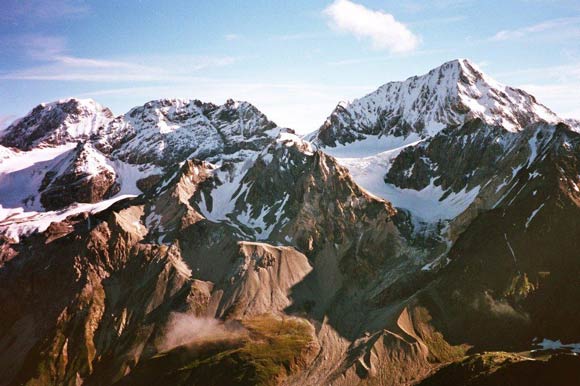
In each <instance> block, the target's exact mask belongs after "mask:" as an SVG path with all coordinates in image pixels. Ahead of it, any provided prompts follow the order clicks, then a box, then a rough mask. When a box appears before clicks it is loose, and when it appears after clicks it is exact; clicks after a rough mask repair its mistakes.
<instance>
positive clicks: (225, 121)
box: [95, 99, 277, 166]
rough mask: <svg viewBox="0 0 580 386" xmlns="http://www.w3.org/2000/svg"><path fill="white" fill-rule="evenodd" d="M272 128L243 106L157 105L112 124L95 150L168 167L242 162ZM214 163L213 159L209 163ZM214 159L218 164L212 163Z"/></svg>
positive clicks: (191, 102)
mask: <svg viewBox="0 0 580 386" xmlns="http://www.w3.org/2000/svg"><path fill="white" fill-rule="evenodd" d="M274 128H276V125H275V124H274V123H273V122H271V121H269V120H268V118H267V117H266V116H265V115H264V114H262V113H261V112H260V111H258V109H256V108H255V107H254V106H252V105H251V104H249V103H247V102H234V101H232V100H228V101H227V102H226V103H225V104H224V105H222V106H217V105H214V104H212V103H203V102H201V101H199V100H179V99H161V100H156V101H151V102H148V103H146V104H145V105H143V106H141V107H136V108H134V109H132V110H131V111H129V112H128V113H127V114H125V115H123V116H120V117H117V118H115V120H114V121H112V122H111V123H110V124H109V125H108V126H106V127H105V128H104V129H103V130H102V131H100V132H99V139H98V140H97V141H96V142H95V146H96V147H97V148H99V149H100V150H101V151H103V152H105V153H111V155H112V156H113V157H115V158H118V159H121V160H123V161H126V162H129V163H133V164H142V163H153V164H156V165H162V166H167V165H172V164H174V163H176V162H180V161H182V160H184V159H187V158H192V157H194V158H198V159H204V160H205V159H208V160H213V161H217V160H218V159H220V158H222V157H224V158H225V157H232V158H241V157H243V156H244V152H245V151H252V150H253V151H256V150H260V149H261V148H262V147H263V146H264V145H265V144H266V143H268V142H270V141H271V140H272V136H273V137H275V136H276V135H277V134H272V133H270V132H269V131H271V130H272V129H274ZM212 157H213V158H212ZM216 157H217V158H216Z"/></svg>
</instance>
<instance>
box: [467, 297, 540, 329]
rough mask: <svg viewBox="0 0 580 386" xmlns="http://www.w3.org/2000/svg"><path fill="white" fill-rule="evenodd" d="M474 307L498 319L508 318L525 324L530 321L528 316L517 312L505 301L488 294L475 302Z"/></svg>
mask: <svg viewBox="0 0 580 386" xmlns="http://www.w3.org/2000/svg"><path fill="white" fill-rule="evenodd" d="M473 307H474V308H476V309H478V310H479V311H483V312H486V311H487V312H489V313H491V314H492V315H494V316H496V317H508V318H512V319H519V320H521V321H524V322H528V321H529V319H530V317H529V315H528V314H526V313H524V312H519V311H517V310H516V309H514V308H513V307H512V306H511V305H510V304H509V303H508V302H507V301H505V300H495V299H494V298H493V297H492V296H491V295H490V294H489V293H487V292H485V293H484V294H483V295H482V296H480V297H478V298H477V299H476V300H475V301H474V302H473Z"/></svg>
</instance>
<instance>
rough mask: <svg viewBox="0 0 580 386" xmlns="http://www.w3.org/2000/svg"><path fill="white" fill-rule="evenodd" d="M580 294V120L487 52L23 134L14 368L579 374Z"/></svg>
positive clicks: (12, 297) (17, 175)
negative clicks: (314, 110)
mask: <svg viewBox="0 0 580 386" xmlns="http://www.w3.org/2000/svg"><path fill="white" fill-rule="evenodd" d="M297 113H299V112H297ZM579 304H580V123H579V122H576V121H572V120H564V119H561V118H559V117H558V116H557V115H556V114H555V113H554V112H552V111H551V110H550V109H549V108H547V107H545V106H543V105H542V104H540V103H539V102H538V101H537V100H536V98H535V97H534V96H532V95H530V94H528V93H526V92H525V91H522V90H520V89H517V88H512V87H509V86H505V85H502V84H499V83H498V82H496V81H494V80H493V79H492V78H490V77H489V76H487V75H485V74H483V73H482V72H481V71H480V70H479V69H478V68H477V67H476V66H475V65H474V64H473V63H471V62H469V61H468V60H464V59H462V60H454V61H451V62H447V63H444V64H443V65H441V66H440V67H438V68H435V69H433V70H431V71H430V72H429V73H427V74H425V75H422V76H414V77H412V78H409V79H407V80H405V81H402V82H390V83H387V84H385V85H383V86H381V87H379V88H378V89H377V90H376V91H375V92H373V93H371V94H369V95H366V96H364V97H362V98H360V99H356V100H354V101H352V102H340V103H339V104H338V105H337V106H336V108H335V110H334V111H332V112H331V113H330V115H329V117H328V118H327V120H326V121H325V122H323V123H322V125H321V126H320V128H319V129H318V130H316V131H314V132H313V133H311V134H308V135H306V136H304V137H301V136H299V135H297V134H296V133H295V132H294V131H293V130H291V129H288V128H283V127H279V126H277V125H276V123H274V122H272V121H270V120H269V119H268V118H267V117H266V115H264V114H263V113H262V112H260V111H259V110H258V109H257V108H256V107H254V106H253V105H252V104H250V103H248V102H236V101H232V100H228V101H227V102H226V103H225V104H224V105H221V106H219V105H215V104H212V103H206V102H201V101H199V100H177V99H163V100H154V101H151V102H148V103H146V104H145V105H143V106H139V107H135V108H133V109H132V110H130V111H129V112H127V113H126V114H124V115H120V116H114V114H113V113H112V112H111V110H109V109H108V108H106V107H103V106H101V105H99V104H98V103H96V102H94V101H92V100H80V99H74V98H72V99H66V100H60V101H57V102H53V103H47V104H40V105H38V106H36V107H35V108H34V109H33V110H32V111H31V112H30V113H29V114H28V115H26V116H25V117H23V118H20V119H18V120H17V121H15V122H14V123H12V125H10V126H9V127H8V128H6V129H5V130H4V131H2V132H1V133H0V310H1V312H0V385H158V384H159V385H160V384H163V385H220V386H221V385H333V386H347V385H414V384H417V385H508V384H509V385H512V384H514V385H515V384H526V385H547V384H557V385H577V384H578V380H579V379H580V358H578V356H577V353H580V307H579Z"/></svg>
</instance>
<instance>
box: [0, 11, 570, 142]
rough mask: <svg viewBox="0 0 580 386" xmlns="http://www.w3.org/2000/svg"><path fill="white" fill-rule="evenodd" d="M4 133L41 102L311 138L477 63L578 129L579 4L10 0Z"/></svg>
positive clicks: (4, 17) (2, 66)
mask: <svg viewBox="0 0 580 386" xmlns="http://www.w3.org/2000/svg"><path fill="white" fill-rule="evenodd" d="M1 6H2V11H0V126H4V125H6V124H7V123H8V122H10V121H11V120H12V119H14V118H16V117H18V116H21V115H23V114H25V113H26V112H28V111H29V110H30V109H31V108H32V107H34V106H35V105H36V104H38V103H40V102H47V101H52V100H56V99H61V98H65V97H70V96H76V97H82V98H93V99H95V100H96V101H98V102H100V103H101V104H103V105H105V106H108V107H110V108H111V109H112V110H113V112H114V113H116V114H121V113H124V112H126V111H127V110H128V109H129V108H131V107H133V106H136V105H141V104H143V103H145V102H146V101H148V100H151V99H158V98H165V97H178V98H195V99H201V100H203V101H212V102H215V103H219V104H221V103H223V102H225V100H226V99H227V98H230V97H231V98H233V99H238V100H248V101H250V102H252V103H253V104H255V105H256V106H257V107H258V108H259V109H260V110H262V111H263V112H264V113H265V114H267V115H268V116H269V118H271V119H273V120H274V121H276V122H277V123H278V124H279V125H283V126H288V127H292V128H295V129H296V130H298V131H299V132H303V133H304V132H309V131H312V130H314V129H316V128H318V126H320V124H322V122H323V121H324V119H325V118H326V116H327V115H328V114H329V113H330V112H331V111H332V109H333V108H334V106H335V105H336V103H337V102H338V101H339V100H349V99H353V98H356V97H360V96H363V95H364V94H366V93H368V92H370V91H373V90H374V89H376V88H377V87H378V86H380V85H381V84H383V83H386V82H388V81H391V80H402V79H405V78H407V77H409V76H412V75H416V74H423V73H425V72H427V71H428V70H429V69H431V68H433V67H436V66H438V65H440V64H441V63H443V62H445V61H447V60H451V59H455V58H460V57H461V58H469V59H471V60H472V61H474V62H475V63H476V64H478V65H479V66H480V68H481V69H482V70H483V71H485V72H486V73H488V74H489V75H490V76H492V77H494V78H495V79H496V80H498V81H500V82H502V83H506V84H509V85H513V86H518V87H522V88H524V89H526V90H527V91H529V92H531V93H532V94H534V95H536V96H537V97H538V99H539V101H540V102H542V103H544V104H546V105H547V106H548V107H550V108H552V109H553V110H555V111H556V112H557V113H559V114H560V115H562V116H564V117H578V118H580V2H579V1H577V0H512V1H508V0H503V1H495V0H489V1H475V0H431V1H418V0H410V1H404V0H400V1H387V0H356V1H354V2H351V1H348V0H325V1H313V0H308V1H307V0H294V1H261V0H253V1H233V0H231V1H220V0H212V1H205V0H197V1H192V0H189V1H185V0H184V1H164V2H161V1H152V0H142V1H136V0H135V1H131V0H124V1H91V0H87V1H77V0H1Z"/></svg>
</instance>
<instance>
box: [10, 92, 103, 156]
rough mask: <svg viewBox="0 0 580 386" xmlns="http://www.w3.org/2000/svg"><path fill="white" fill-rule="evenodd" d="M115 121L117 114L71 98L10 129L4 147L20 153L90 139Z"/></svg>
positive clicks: (45, 105) (41, 109) (34, 113)
mask: <svg viewBox="0 0 580 386" xmlns="http://www.w3.org/2000/svg"><path fill="white" fill-rule="evenodd" d="M112 119H113V113H112V112H111V110H109V109H108V108H106V107H103V106H101V105H100V104H98V103H97V102H95V101H94V100H92V99H77V98H67V99H61V100H58V101H55V102H51V103H41V104H39V105H38V106H36V107H35V108H34V109H32V111H30V112H29V113H28V114H27V115H26V116H24V117H23V118H20V119H18V120H17V121H15V122H14V123H12V124H11V125H10V126H8V127H7V128H6V129H5V130H4V131H3V133H2V136H1V137H0V144H1V145H3V146H7V147H15V148H18V149H20V150H30V149H31V148H33V147H35V146H38V145H43V146H45V145H49V146H56V145H62V144H65V143H71V142H76V141H79V140H86V139H88V138H90V137H91V136H92V135H94V134H96V133H97V132H98V131H99V130H100V128H102V127H104V126H106V125H107V124H108V123H109V122H110V121H111V120H112Z"/></svg>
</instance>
